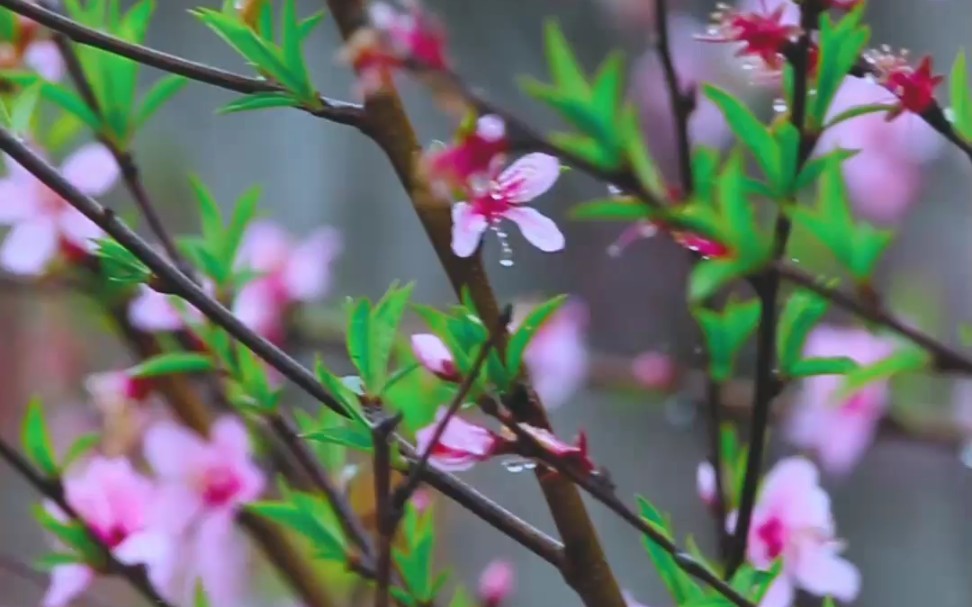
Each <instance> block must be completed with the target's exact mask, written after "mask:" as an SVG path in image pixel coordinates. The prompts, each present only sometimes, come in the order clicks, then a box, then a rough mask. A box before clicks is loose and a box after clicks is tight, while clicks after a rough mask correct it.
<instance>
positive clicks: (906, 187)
mask: <svg viewBox="0 0 972 607" xmlns="http://www.w3.org/2000/svg"><path fill="white" fill-rule="evenodd" d="M894 101H895V98H894V96H893V95H892V94H891V93H890V92H888V91H887V90H885V89H884V88H883V87H881V86H880V85H879V84H876V83H874V82H869V81H867V80H864V79H860V78H852V77H849V78H845V79H844V82H843V84H842V85H841V87H840V89H839V90H838V91H837V95H836V96H835V97H834V102H833V105H832V106H831V108H830V113H829V116H828V119H830V118H833V117H834V116H836V115H837V114H839V113H841V112H844V111H846V110H848V109H850V108H853V107H857V106H862V105H870V104H875V103H881V104H892V103H894ZM941 145H942V142H941V137H940V136H939V135H938V133H936V132H935V131H934V130H933V129H932V128H931V127H930V126H928V125H927V124H926V123H925V122H924V121H923V120H922V119H921V118H920V117H918V116H916V115H914V114H912V113H908V112H906V113H904V114H902V115H900V116H899V117H898V118H897V119H896V120H894V121H893V122H888V121H887V120H886V118H885V114H884V113H883V112H877V113H872V114H866V115H863V116H858V117H856V118H851V119H850V120H847V121H845V122H842V123H840V124H837V125H836V126H834V127H832V128H828V129H827V130H826V131H824V133H823V135H822V136H821V138H820V142H819V144H818V145H817V152H818V153H825V152H829V151H831V150H834V149H836V148H846V149H851V150H858V153H857V154H856V155H855V156H854V157H853V158H850V159H848V160H846V161H845V162H844V163H843V165H842V166H843V170H844V177H845V179H846V181H847V188H848V191H849V193H850V196H851V200H852V202H853V203H854V206H855V208H856V210H857V211H858V212H859V213H860V214H861V216H862V217H864V218H866V219H869V220H871V221H876V222H880V223H884V224H888V223H894V222H896V221H898V220H899V219H901V217H902V216H903V215H904V214H905V212H906V211H907V210H908V208H909V207H910V206H911V204H912V203H913V202H914V201H915V199H916V196H917V194H918V191H919V189H920V186H921V166H922V164H924V163H927V162H928V161H930V160H931V159H933V158H934V157H935V156H936V155H937V154H938V152H939V151H940V149H941Z"/></svg>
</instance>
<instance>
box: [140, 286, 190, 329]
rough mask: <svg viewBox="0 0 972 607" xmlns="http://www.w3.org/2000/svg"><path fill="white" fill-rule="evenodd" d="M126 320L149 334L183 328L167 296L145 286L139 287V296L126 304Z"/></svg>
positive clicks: (183, 324)
mask: <svg viewBox="0 0 972 607" xmlns="http://www.w3.org/2000/svg"><path fill="white" fill-rule="evenodd" d="M128 320H129V321H130V322H131V323H132V325H133V326H134V327H135V328H137V329H141V330H142V331H148V332H150V333H154V332H156V331H178V330H180V329H182V328H183V327H185V322H183V320H182V317H181V316H180V315H179V313H178V311H177V310H176V309H175V307H174V306H173V305H172V303H171V302H170V301H169V296H168V295H164V294H162V293H159V292H158V291H154V290H152V289H150V288H149V287H146V286H142V287H140V293H139V295H138V296H137V297H135V298H134V299H133V300H132V302H131V303H130V304H128Z"/></svg>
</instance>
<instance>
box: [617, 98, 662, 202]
mask: <svg viewBox="0 0 972 607" xmlns="http://www.w3.org/2000/svg"><path fill="white" fill-rule="evenodd" d="M623 121H624V129H623V130H624V131H625V132H626V133H627V134H628V138H627V141H626V147H625V149H626V151H627V158H628V162H629V163H630V164H631V168H632V169H633V170H634V173H635V175H636V176H637V177H638V181H639V182H640V183H641V185H642V187H644V188H645V189H646V190H648V191H649V192H651V193H652V194H654V195H655V196H656V197H657V198H659V199H661V200H664V199H665V198H667V197H668V191H667V188H666V186H665V180H664V178H663V177H662V175H661V171H659V170H658V165H657V164H655V161H654V159H653V158H652V157H651V152H650V151H649V150H648V144H647V143H646V142H645V138H644V135H643V131H642V128H641V121H640V119H639V118H638V111H637V110H636V109H635V107H634V106H628V107H627V108H626V109H625V112H624V118H623Z"/></svg>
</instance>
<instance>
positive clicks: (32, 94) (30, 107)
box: [10, 82, 43, 136]
mask: <svg viewBox="0 0 972 607" xmlns="http://www.w3.org/2000/svg"><path fill="white" fill-rule="evenodd" d="M42 88H43V84H42V83H40V82H36V83H34V84H32V85H30V86H28V87H27V88H25V89H24V90H23V91H21V92H20V94H19V95H17V99H16V100H15V101H14V104H13V108H12V109H11V111H10V128H11V130H13V132H14V133H15V134H17V135H19V136H24V135H27V134H29V133H30V121H31V119H32V118H33V116H34V110H35V109H36V108H37V99H38V98H39V97H40V94H41V90H42Z"/></svg>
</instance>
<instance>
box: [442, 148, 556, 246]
mask: <svg viewBox="0 0 972 607" xmlns="http://www.w3.org/2000/svg"><path fill="white" fill-rule="evenodd" d="M559 176H560V161H559V160H557V158H555V157H553V156H550V155H547V154H540V153H535V154H527V155H526V156H523V157H522V158H520V159H519V160H517V161H516V162H514V163H513V164H512V165H510V166H509V167H508V168H507V169H506V170H504V171H503V172H502V173H500V174H499V176H497V177H496V178H495V179H493V180H492V181H490V183H489V185H488V186H486V187H484V188H476V191H474V192H472V198H471V199H470V200H469V202H457V203H455V204H454V205H452V251H453V252H454V253H455V254H456V255H458V256H459V257H469V256H470V255H472V254H473V253H475V252H476V249H477V248H478V247H479V242H480V240H481V239H482V236H483V233H484V232H485V231H486V229H487V228H493V229H494V230H497V234H499V233H500V232H499V225H500V222H501V221H502V220H504V219H505V220H509V221H512V222H513V223H515V224H517V225H518V226H519V228H520V231H521V232H522V233H523V236H524V238H526V239H527V240H528V241H529V242H530V243H531V244H532V245H533V246H535V247H537V248H538V249H540V250H541V251H545V252H553V251H559V250H560V249H563V248H564V235H563V234H562V233H561V232H560V229H559V228H558V227H557V224H555V223H554V222H553V221H552V220H551V219H549V218H548V217H545V216H544V215H541V214H540V213H539V212H538V211H536V210H534V209H531V208H529V207H526V206H524V203H527V202H529V201H531V200H533V199H534V198H536V197H537V196H540V195H541V194H543V193H544V192H546V191H547V190H549V189H550V188H551V187H552V186H553V184H554V183H556V181H557V178H558V177H559ZM504 242H505V241H504Z"/></svg>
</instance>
